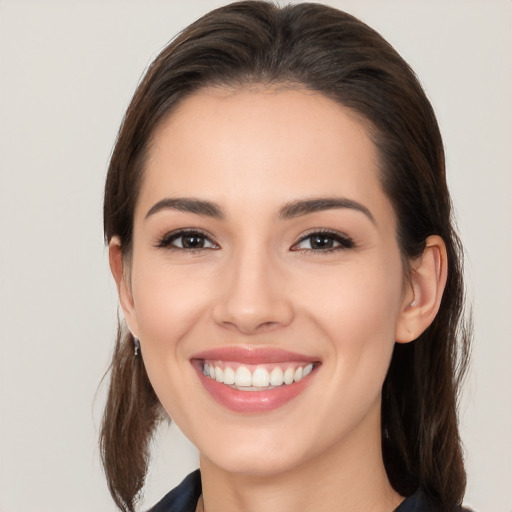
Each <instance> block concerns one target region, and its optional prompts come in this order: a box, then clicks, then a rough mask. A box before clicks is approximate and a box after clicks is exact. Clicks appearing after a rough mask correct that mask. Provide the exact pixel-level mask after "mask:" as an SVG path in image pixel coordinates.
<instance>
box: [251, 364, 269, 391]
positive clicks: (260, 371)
mask: <svg viewBox="0 0 512 512" xmlns="http://www.w3.org/2000/svg"><path fill="white" fill-rule="evenodd" d="M269 384H270V375H269V373H268V372H267V370H265V368H256V370H254V373H253V374H252V385H253V386H254V387H255V388H266V387H268V385H269Z"/></svg>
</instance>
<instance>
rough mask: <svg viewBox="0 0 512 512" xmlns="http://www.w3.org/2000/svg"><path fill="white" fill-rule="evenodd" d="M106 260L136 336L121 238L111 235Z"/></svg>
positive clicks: (136, 326) (128, 277) (136, 327)
mask: <svg viewBox="0 0 512 512" xmlns="http://www.w3.org/2000/svg"><path fill="white" fill-rule="evenodd" d="M108 260H109V263H110V271H111V272H112V275H113V276H114V280H115V282H116V285H117V293H118V295H119V302H120V303H121V308H122V309H123V313H124V318H125V321H126V324H127V325H128V329H130V332H131V333H132V335H133V336H135V337H136V338H138V337H139V336H138V334H137V333H138V324H137V316H136V315H135V308H134V304H133V296H132V290H131V285H130V276H129V273H128V271H127V264H126V262H125V261H123V251H122V248H121V240H120V239H119V237H117V236H114V237H112V238H111V240H110V242H109V244H108Z"/></svg>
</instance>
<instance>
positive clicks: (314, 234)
mask: <svg viewBox="0 0 512 512" xmlns="http://www.w3.org/2000/svg"><path fill="white" fill-rule="evenodd" d="M185 237H197V238H201V239H203V241H204V242H209V243H210V244H211V245H212V246H211V247H197V248H194V247H183V240H182V247H178V246H175V245H173V242H175V241H176V240H179V239H180V238H182V239H183V238H185ZM313 238H323V240H324V241H326V240H329V241H332V243H333V244H334V243H337V244H339V245H337V246H334V247H328V248H325V249H322V248H317V249H313V248H311V249H308V248H298V247H297V246H298V245H300V244H301V243H303V242H305V241H307V240H310V241H312V239H313ZM355 246H356V244H355V242H354V240H353V239H352V238H350V237H348V236H347V235H345V234H343V233H340V232H339V231H332V230H328V229H321V230H318V229H317V230H314V231H311V232H309V233H308V234H306V235H304V236H303V237H301V238H300V239H299V240H298V241H297V242H295V243H294V244H293V245H292V247H291V249H290V250H291V251H294V252H299V251H300V252H303V253H316V254H318V253H324V254H325V253H330V252H334V251H343V250H347V249H352V248H354V247H355ZM155 247H157V248H160V249H169V250H173V251H187V252H199V251H205V250H215V249H219V248H220V247H219V245H218V244H217V243H215V242H213V241H212V239H211V237H210V235H209V234H208V233H206V232H204V231H201V230H199V229H180V230H178V231H172V232H171V233H167V234H166V235H164V236H163V237H162V238H161V239H160V240H159V241H158V242H157V243H156V244H155Z"/></svg>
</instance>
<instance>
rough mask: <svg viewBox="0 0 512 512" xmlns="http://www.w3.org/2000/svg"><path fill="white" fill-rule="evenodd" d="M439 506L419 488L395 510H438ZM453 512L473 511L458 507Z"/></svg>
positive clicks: (397, 511) (412, 511)
mask: <svg viewBox="0 0 512 512" xmlns="http://www.w3.org/2000/svg"><path fill="white" fill-rule="evenodd" d="M438 510H439V509H438V507H436V505H435V504H433V503H432V501H431V500H430V499H429V498H428V496H427V495H426V494H425V493H424V492H423V491H422V490H421V489H419V490H418V491H416V492H415V493H414V494H413V495H412V496H409V497H408V498H406V499H405V500H404V501H402V503H401V504H400V505H399V506H398V507H397V508H396V509H395V511H394V512H438ZM453 512H473V511H472V510H470V509H468V508H465V507H457V509H456V510H454V511H453Z"/></svg>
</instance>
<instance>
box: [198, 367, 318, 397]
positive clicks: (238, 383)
mask: <svg viewBox="0 0 512 512" xmlns="http://www.w3.org/2000/svg"><path fill="white" fill-rule="evenodd" d="M314 366H315V365H314V363H307V364H304V363H298V362H288V363H273V364H267V365H243V364H241V363H239V362H234V361H231V362H225V361H211V360H210V361H203V362H202V371H203V375H205V376H206V377H209V378H210V379H213V380H214V381H216V382H219V383H221V384H225V385H226V386H230V387H232V388H233V389H238V390H239V391H265V390H271V389H275V388H277V387H279V386H289V385H290V384H293V383H294V382H300V381H301V380H302V379H304V378H306V377H307V376H308V375H309V374H310V373H311V372H312V371H313V368H314Z"/></svg>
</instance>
